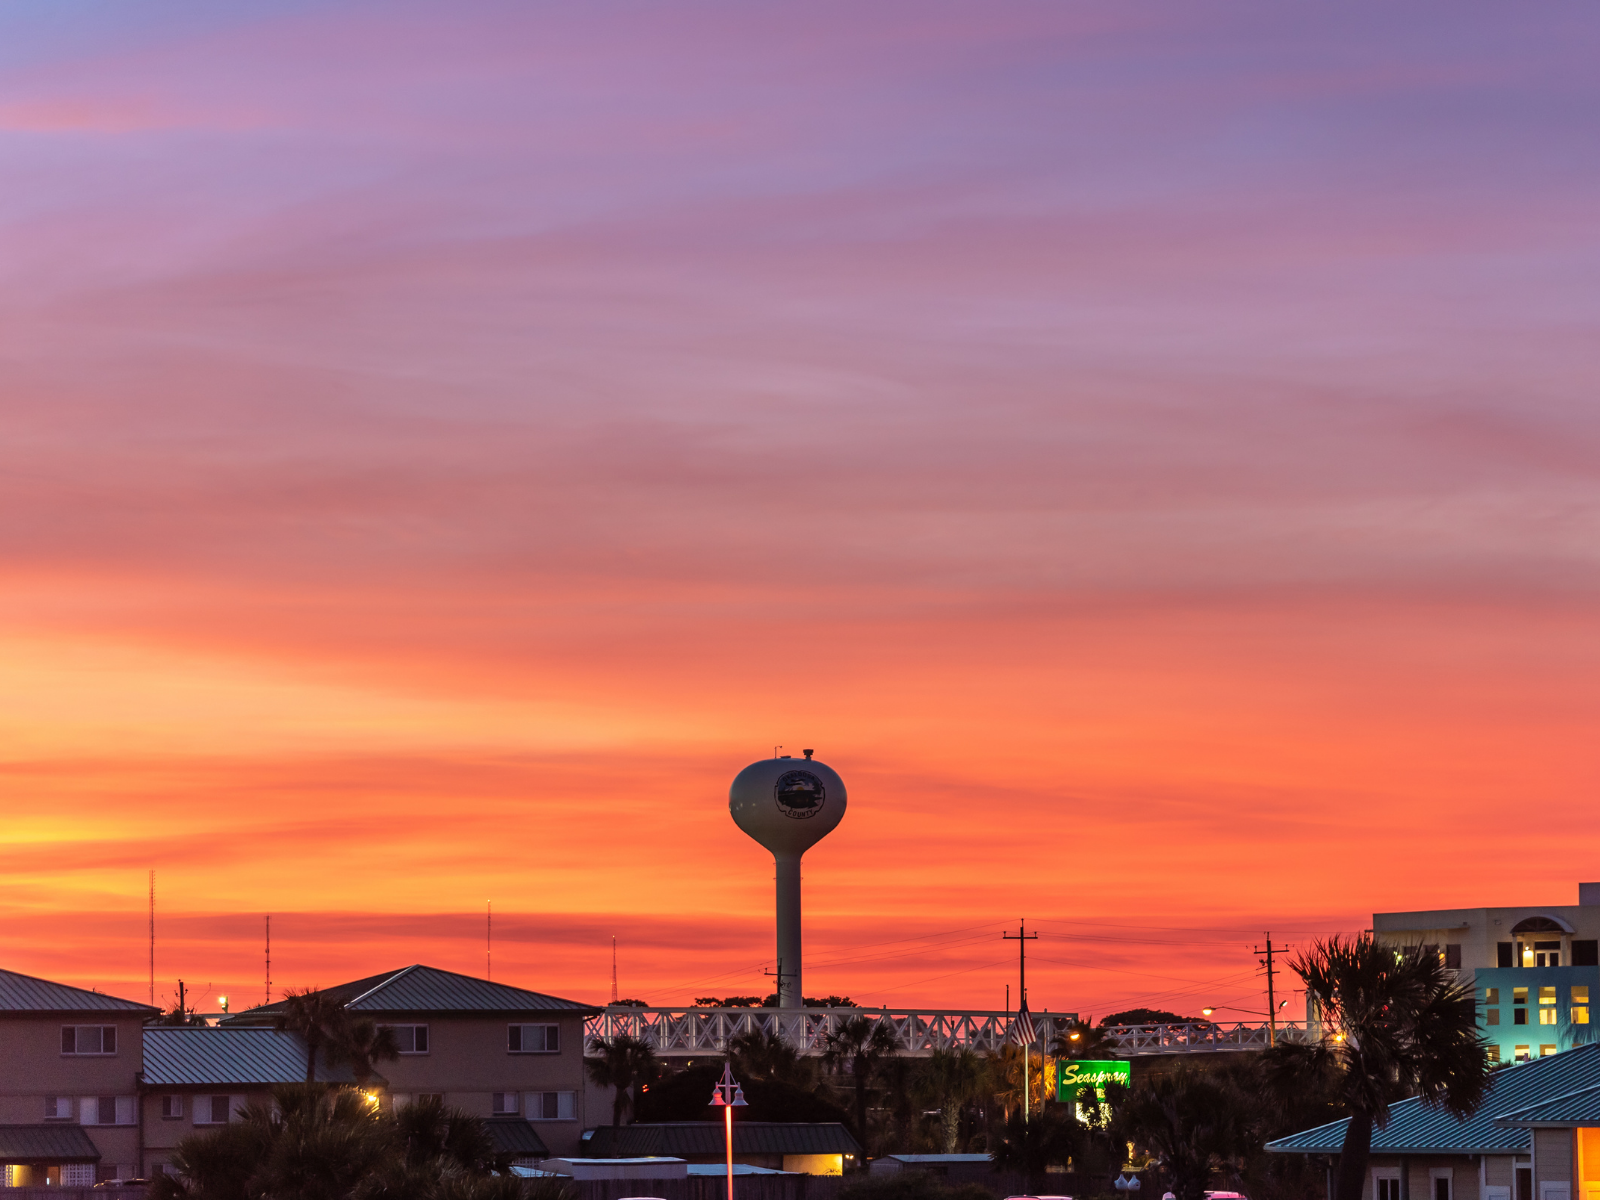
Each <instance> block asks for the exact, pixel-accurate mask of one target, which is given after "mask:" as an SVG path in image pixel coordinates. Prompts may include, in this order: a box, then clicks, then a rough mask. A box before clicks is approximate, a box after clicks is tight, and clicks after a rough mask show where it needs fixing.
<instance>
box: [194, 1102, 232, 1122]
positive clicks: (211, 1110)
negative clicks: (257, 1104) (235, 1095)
mask: <svg viewBox="0 0 1600 1200" xmlns="http://www.w3.org/2000/svg"><path fill="white" fill-rule="evenodd" d="M232 1108H233V1104H232V1098H231V1097H229V1096H196V1097H195V1098H194V1123H195V1124H196V1125H226V1124H227V1123H228V1116H229V1113H230V1111H231V1110H232Z"/></svg>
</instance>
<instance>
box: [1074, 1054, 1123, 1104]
mask: <svg viewBox="0 0 1600 1200" xmlns="http://www.w3.org/2000/svg"><path fill="white" fill-rule="evenodd" d="M1108 1083H1120V1084H1121V1085H1122V1086H1123V1087H1131V1086H1132V1085H1133V1064H1132V1063H1126V1062H1113V1061H1102V1062H1096V1061H1093V1060H1090V1059H1077V1060H1074V1061H1070V1062H1058V1063H1057V1064H1056V1099H1057V1100H1059V1101H1061V1103H1063V1104H1072V1103H1076V1102H1078V1101H1080V1100H1087V1099H1088V1097H1087V1096H1085V1095H1084V1093H1085V1092H1093V1093H1094V1098H1095V1099H1096V1100H1098V1101H1099V1102H1100V1103H1102V1104H1103V1103H1105V1099H1106V1084H1108Z"/></svg>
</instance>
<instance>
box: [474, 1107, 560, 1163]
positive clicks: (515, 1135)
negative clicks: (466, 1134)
mask: <svg viewBox="0 0 1600 1200" xmlns="http://www.w3.org/2000/svg"><path fill="white" fill-rule="evenodd" d="M484 1124H485V1125H487V1126H488V1127H489V1136H490V1138H492V1139H493V1140H494V1148H495V1152H496V1153H497V1154H515V1155H516V1156H517V1157H518V1158H548V1157H550V1150H549V1148H548V1147H547V1146H546V1145H545V1144H544V1140H543V1139H542V1138H540V1137H539V1133H538V1131H537V1130H536V1129H534V1127H533V1126H532V1125H530V1124H529V1123H528V1122H527V1121H526V1120H525V1119H524V1118H522V1117H490V1118H489V1119H488V1120H487V1121H485V1122H484Z"/></svg>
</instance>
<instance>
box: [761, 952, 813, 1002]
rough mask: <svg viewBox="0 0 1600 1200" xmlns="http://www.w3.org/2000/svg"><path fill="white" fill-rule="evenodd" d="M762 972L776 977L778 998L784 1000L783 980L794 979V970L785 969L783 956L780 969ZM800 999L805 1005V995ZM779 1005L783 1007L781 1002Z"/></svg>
mask: <svg viewBox="0 0 1600 1200" xmlns="http://www.w3.org/2000/svg"><path fill="white" fill-rule="evenodd" d="M761 973H762V974H763V975H769V976H771V977H773V978H775V979H776V980H777V981H778V999H779V1000H782V999H783V981H784V980H785V979H793V978H794V976H795V973H794V972H793V971H785V970H784V969H783V959H781V958H780V959H779V960H778V969H777V970H776V971H763V972H761ZM799 1000H800V1003H801V1005H804V1004H805V1002H806V999H805V997H804V996H801V997H799ZM778 1007H780V1008H781V1007H783V1006H782V1005H781V1004H780V1005H779V1006H778Z"/></svg>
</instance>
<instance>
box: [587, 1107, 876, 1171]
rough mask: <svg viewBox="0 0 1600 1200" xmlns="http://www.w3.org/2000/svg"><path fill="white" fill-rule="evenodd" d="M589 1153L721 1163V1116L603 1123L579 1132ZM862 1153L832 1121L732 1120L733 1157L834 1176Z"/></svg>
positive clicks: (750, 1163)
mask: <svg viewBox="0 0 1600 1200" xmlns="http://www.w3.org/2000/svg"><path fill="white" fill-rule="evenodd" d="M583 1137H584V1151H583V1152H584V1154H585V1155H586V1156H588V1157H590V1158H657V1157H672V1158H681V1159H683V1160H684V1161H685V1162H686V1163H689V1164H690V1165H691V1166H695V1165H701V1164H710V1163H719V1162H723V1161H724V1159H725V1156H726V1154H727V1145H726V1134H725V1133H724V1131H723V1127H722V1123H721V1122H720V1121H663V1122H661V1123H659V1124H648V1125H623V1126H621V1127H619V1128H616V1129H613V1128H612V1127H611V1126H609V1125H603V1126H601V1127H600V1128H598V1129H591V1130H589V1131H588V1132H587V1133H585V1134H584V1135H583ZM860 1158H861V1146H860V1144H859V1143H858V1142H857V1141H856V1140H855V1138H853V1137H851V1136H850V1131H849V1130H848V1129H846V1128H845V1127H844V1126H843V1125H840V1124H838V1123H836V1122H832V1121H826V1122H817V1123H815V1124H813V1123H809V1122H801V1121H739V1120H737V1119H735V1120H734V1123H733V1160H734V1162H735V1163H743V1164H745V1165H746V1166H752V1167H767V1168H769V1169H772V1170H778V1171H790V1172H795V1173H797V1174H802V1175H839V1174H842V1173H843V1171H844V1168H845V1166H846V1165H847V1164H848V1165H851V1166H853V1165H854V1164H855V1163H857V1162H859V1161H860Z"/></svg>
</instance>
